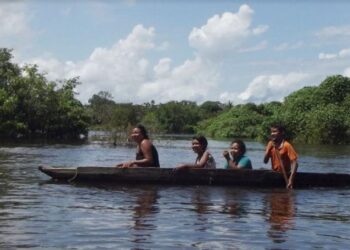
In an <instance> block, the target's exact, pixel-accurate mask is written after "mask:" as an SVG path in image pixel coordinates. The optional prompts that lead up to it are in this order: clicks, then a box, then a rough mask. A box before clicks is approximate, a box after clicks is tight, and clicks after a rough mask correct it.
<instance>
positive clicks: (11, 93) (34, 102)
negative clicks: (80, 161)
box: [0, 49, 89, 138]
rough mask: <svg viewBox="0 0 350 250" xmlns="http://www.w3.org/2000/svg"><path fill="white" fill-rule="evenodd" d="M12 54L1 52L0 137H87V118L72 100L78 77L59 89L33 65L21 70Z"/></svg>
mask: <svg viewBox="0 0 350 250" xmlns="http://www.w3.org/2000/svg"><path fill="white" fill-rule="evenodd" d="M11 58H12V55H11V51H10V50H7V49H0V136H2V137H20V136H24V137H33V136H41V137H42V136H44V137H54V138H57V137H61V138H78V137H79V136H80V135H81V134H87V132H88V125H89V117H88V116H87V114H86V111H85V109H84V107H83V105H82V104H81V103H80V102H79V101H78V100H76V99H75V98H74V88H75V87H76V86H77V84H79V81H78V78H73V79H69V80H64V81H62V82H60V83H61V85H62V87H61V88H58V87H57V85H58V84H57V83H55V82H48V81H47V79H46V78H45V77H44V75H42V74H40V73H39V72H38V68H37V66H35V65H27V66H24V67H22V68H20V67H19V66H18V65H16V64H14V63H12V62H11Z"/></svg>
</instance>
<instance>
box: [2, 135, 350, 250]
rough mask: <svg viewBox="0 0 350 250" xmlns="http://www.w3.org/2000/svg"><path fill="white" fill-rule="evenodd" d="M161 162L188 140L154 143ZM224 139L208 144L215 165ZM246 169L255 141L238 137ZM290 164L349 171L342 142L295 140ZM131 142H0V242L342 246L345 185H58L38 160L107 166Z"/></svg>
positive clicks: (33, 245)
mask: <svg viewBox="0 0 350 250" xmlns="http://www.w3.org/2000/svg"><path fill="white" fill-rule="evenodd" d="M154 143H155V145H156V146H157V148H158V151H159V155H160V163H161V166H163V167H174V166H176V165H177V164H179V163H183V162H193V161H194V159H195V155H194V153H193V152H192V151H191V148H190V146H191V145H190V143H191V141H190V137H188V138H167V139H159V140H155V141H154ZM229 144H230V142H229V141H215V140H211V141H209V147H210V150H211V152H212V154H213V155H214V157H215V159H216V161H217V165H218V167H219V168H221V167H222V166H223V164H224V160H223V158H222V157H221V152H222V151H223V150H224V149H226V148H228V147H229ZM246 144H247V149H248V150H247V155H248V156H249V157H250V158H251V160H252V162H253V167H254V168H261V167H264V168H269V165H263V163H262V157H263V151H264V145H262V144H260V143H257V142H249V141H248V142H246ZM295 147H296V149H297V151H298V153H299V157H300V159H299V162H300V168H299V170H300V171H309V172H337V173H349V174H350V146H303V145H296V146H295ZM134 154H135V149H134V148H132V147H122V146H113V145H110V144H107V143H101V142H98V141H89V142H87V143H82V144H52V143H50V144H45V143H23V142H22V143H3V144H0V249H348V246H349V245H350V188H314V189H301V190H293V191H286V190H284V189H267V188H266V189H256V188H240V187H213V186H158V185H132V186H131V185H126V184H120V185H113V186H111V185H103V184H100V185H94V186H89V185H84V184H62V183H61V184H59V183H55V182H52V181H50V179H49V177H48V176H45V175H44V174H42V173H41V172H39V171H38V170H37V167H38V165H55V166H67V167H68V166H87V165H90V166H92V165H94V166H101V167H103V166H112V165H115V164H116V163H118V162H121V161H124V160H127V159H130V158H133V157H134Z"/></svg>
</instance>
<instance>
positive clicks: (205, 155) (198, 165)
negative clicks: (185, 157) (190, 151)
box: [176, 151, 211, 170]
mask: <svg viewBox="0 0 350 250" xmlns="http://www.w3.org/2000/svg"><path fill="white" fill-rule="evenodd" d="M210 157H211V156H210V154H209V152H208V151H205V152H204V153H203V155H202V156H201V158H200V159H199V160H197V161H196V163H193V164H192V163H185V164H181V165H179V166H177V167H176V169H177V170H178V169H188V168H204V167H205V165H206V163H207V162H208V161H209V158H210Z"/></svg>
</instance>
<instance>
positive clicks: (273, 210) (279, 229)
mask: <svg viewBox="0 0 350 250" xmlns="http://www.w3.org/2000/svg"><path fill="white" fill-rule="evenodd" d="M265 203H266V204H265V209H266V212H265V213H266V217H267V221H268V222H269V224H270V229H269V230H268V231H267V234H268V237H270V238H271V239H272V240H273V241H274V242H276V243H281V242H285V241H287V237H288V234H287V233H286V232H287V231H288V230H290V229H293V227H294V216H295V213H296V211H295V204H294V197H293V192H292V191H288V190H287V191H286V190H280V191H273V192H271V193H269V194H267V195H266V197H265Z"/></svg>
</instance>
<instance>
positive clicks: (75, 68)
mask: <svg viewBox="0 0 350 250" xmlns="http://www.w3.org/2000/svg"><path fill="white" fill-rule="evenodd" d="M154 37H155V31H154V28H152V27H151V28H148V29H147V28H144V27H143V26H142V25H137V26H135V27H134V29H133V30H132V32H131V33H130V34H129V35H128V36H127V38H126V39H123V40H120V41H118V42H117V43H116V44H114V45H113V46H112V47H111V48H96V49H94V50H93V52H92V53H91V54H90V56H89V57H88V58H87V59H86V60H83V61H80V62H71V61H68V62H60V61H58V60H57V59H55V58H53V57H52V56H51V55H46V56H43V57H41V58H34V59H32V60H30V61H29V62H28V63H31V64H37V65H38V66H39V70H41V71H44V72H46V73H47V78H48V79H49V80H57V79H68V78H72V77H75V76H79V77H80V80H81V82H82V83H83V84H82V85H79V86H78V87H77V91H78V92H79V93H80V95H79V96H78V99H80V100H81V101H83V102H84V103H86V102H87V101H88V99H89V98H90V97H91V96H92V95H93V94H96V93H98V92H99V91H101V90H103V91H109V92H110V93H111V94H112V96H113V97H114V99H115V100H116V101H118V102H135V103H142V102H147V101H150V100H152V99H155V100H156V101H157V102H166V101H169V100H184V99H186V100H193V101H204V100H205V99H206V98H207V97H208V96H210V94H211V92H212V91H213V89H215V87H216V86H217V84H218V79H219V73H218V70H217V69H216V66H215V65H214V64H213V63H212V62H211V61H209V60H206V59H204V58H202V57H200V56H196V57H195V58H194V59H192V60H186V61H185V62H184V63H183V64H181V65H179V66H176V67H173V68H172V65H171V64H172V60H171V59H170V58H162V59H160V60H159V62H158V63H157V64H156V65H154V66H153V67H152V65H150V62H149V61H148V60H147V58H146V57H145V53H146V52H147V51H150V50H157V46H156V44H155V43H154Z"/></svg>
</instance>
